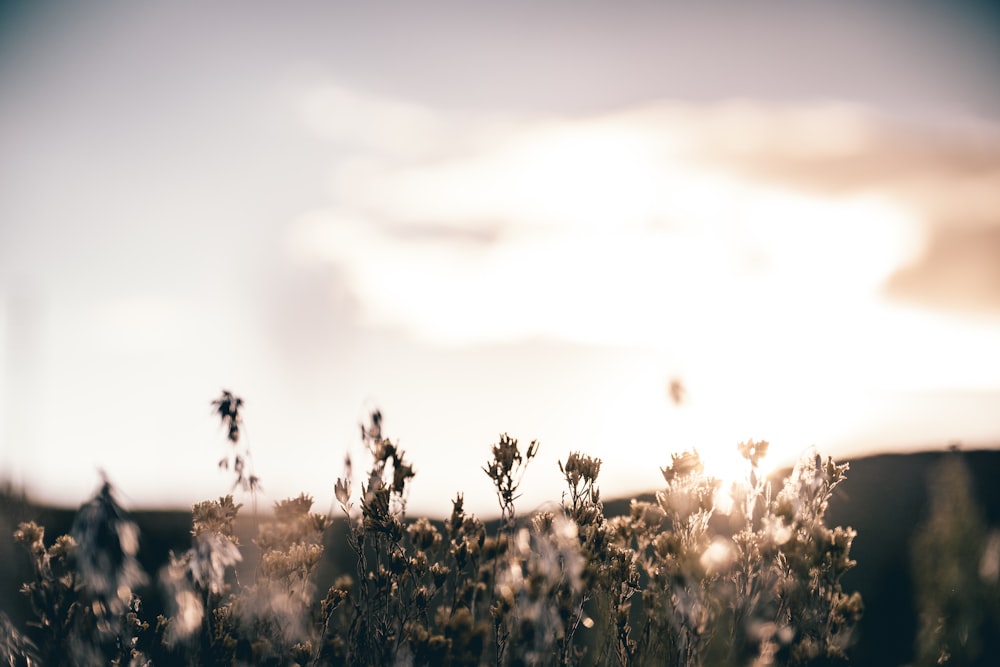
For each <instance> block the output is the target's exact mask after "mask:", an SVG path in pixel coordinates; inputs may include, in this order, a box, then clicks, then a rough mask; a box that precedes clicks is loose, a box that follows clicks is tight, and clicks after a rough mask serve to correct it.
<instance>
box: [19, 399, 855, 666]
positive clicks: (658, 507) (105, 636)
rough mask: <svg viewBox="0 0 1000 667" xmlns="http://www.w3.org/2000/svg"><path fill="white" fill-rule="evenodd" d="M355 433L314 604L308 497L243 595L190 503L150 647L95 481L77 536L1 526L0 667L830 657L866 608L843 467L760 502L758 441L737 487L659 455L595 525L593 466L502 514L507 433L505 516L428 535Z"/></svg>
mask: <svg viewBox="0 0 1000 667" xmlns="http://www.w3.org/2000/svg"><path fill="white" fill-rule="evenodd" d="M242 405H243V402H242V400H241V399H240V398H238V397H236V396H234V395H233V394H231V393H230V392H223V394H222V396H221V397H220V398H219V399H217V400H216V401H214V402H213V406H214V408H215V411H216V413H217V414H218V416H219V417H220V419H221V420H222V423H223V425H224V426H225V427H226V430H227V439H228V440H229V442H230V443H231V444H232V445H234V446H236V445H237V443H239V442H240V432H241V431H240V429H241V425H242V414H241V412H240V410H241V407H242ZM361 437H362V441H363V443H364V445H365V448H366V450H367V452H368V455H369V457H370V465H369V468H368V471H367V473H366V475H365V476H364V477H363V482H362V484H361V485H360V493H359V494H358V495H357V496H355V495H354V492H353V489H354V488H355V484H354V482H353V480H352V476H353V469H352V463H351V460H350V459H349V458H348V459H346V461H345V475H344V477H342V478H340V479H337V480H336V482H335V484H334V485H333V487H334V496H335V499H336V503H337V504H338V505H339V507H340V511H341V519H340V520H341V521H343V522H345V523H346V526H347V544H348V545H349V547H350V549H351V550H352V551H353V554H354V557H355V563H356V567H355V570H354V572H353V573H346V572H345V573H342V574H341V576H339V577H338V578H337V579H336V581H335V582H334V584H333V585H332V586H330V587H329V588H328V589H327V590H325V591H318V590H316V572H317V569H318V566H319V564H320V561H321V559H322V558H323V545H324V536H325V535H326V534H327V532H328V530H329V528H330V526H331V525H332V523H333V521H334V518H333V517H331V516H328V515H326V514H320V513H316V512H314V511H313V509H312V506H313V499H312V498H311V497H309V496H306V495H300V496H298V497H297V498H291V499H288V500H283V501H279V502H277V503H275V505H274V510H273V516H272V517H271V518H270V519H269V520H267V521H264V522H263V523H261V524H260V525H259V526H258V529H257V536H256V538H255V539H254V544H255V546H256V547H257V550H258V551H259V557H258V558H259V560H258V562H257V565H256V573H255V576H254V577H253V578H252V579H251V580H248V581H243V582H241V581H239V580H238V579H237V578H236V576H235V567H236V565H237V564H238V563H239V562H240V561H241V560H242V558H243V552H242V550H241V549H242V545H241V544H240V543H239V540H238V539H237V537H236V532H235V522H236V520H237V516H238V513H239V510H240V505H239V504H237V503H236V502H235V501H234V499H233V497H232V496H224V497H222V498H219V499H218V500H216V501H206V502H202V503H198V504H196V505H195V506H194V508H193V512H192V531H191V546H190V548H189V549H188V550H187V551H185V552H183V553H181V554H179V555H177V554H170V559H169V562H168V564H167V565H166V566H165V567H164V568H163V570H162V571H161V572H160V575H159V580H160V585H161V586H162V587H163V589H164V591H165V592H166V593H167V614H165V615H163V616H160V617H159V618H158V619H157V620H156V624H155V630H150V626H149V624H148V623H146V622H145V621H143V620H142V618H141V617H142V607H141V603H140V601H139V599H138V597H137V596H136V595H135V592H136V589H137V587H139V586H140V585H141V583H142V581H143V575H142V573H141V572H140V571H139V570H138V568H137V563H136V561H135V554H136V549H137V545H138V536H137V532H136V530H135V527H134V524H132V523H131V522H130V521H129V520H128V519H127V517H126V516H125V514H124V512H123V511H122V510H121V508H120V507H119V506H118V504H117V503H116V501H115V500H114V497H113V493H112V488H111V486H110V484H107V483H106V484H105V485H104V486H103V487H102V488H101V490H100V491H99V493H98V494H97V495H96V496H95V498H94V499H93V500H91V501H90V502H89V503H87V504H85V505H84V506H83V507H82V508H81V511H80V513H79V515H78V517H77V520H76V522H75V524H74V530H73V531H72V536H63V537H60V538H58V539H57V540H56V541H55V542H54V543H53V544H52V545H51V546H46V544H45V542H44V530H43V529H42V528H41V527H40V526H37V525H35V524H22V525H21V526H20V527H19V529H18V530H17V531H16V533H15V537H16V539H17V541H18V542H19V543H20V544H21V545H22V546H23V547H24V548H25V549H26V550H27V551H28V553H29V555H30V557H31V558H32V563H33V566H34V571H35V577H34V579H33V581H31V582H28V583H27V584H26V585H25V587H24V592H25V594H27V595H28V596H29V598H30V600H31V602H32V608H33V609H34V613H35V617H36V622H37V623H36V625H37V627H34V628H33V630H31V631H29V633H28V635H27V636H25V635H23V634H20V633H19V631H17V630H16V629H15V628H12V627H10V626H9V624H7V625H4V624H3V623H0V650H2V651H5V652H6V653H5V654H0V655H3V656H4V657H7V658H8V661H9V662H10V663H11V664H36V662H37V663H42V664H54V665H57V664H98V663H101V664H118V665H124V664H130V665H143V664H188V665H236V664H254V665H293V664H295V665H336V664H350V665H397V664H402V665H482V664H491V665H510V666H520V665H608V664H618V665H671V666H677V667H680V666H684V667H691V666H695V665H733V666H737V665H739V666H743V665H784V664H804V663H808V662H809V661H811V660H813V659H814V658H818V657H824V658H843V657H844V656H845V653H844V650H845V648H846V646H847V644H848V639H849V636H850V629H851V628H852V627H853V625H854V624H855V623H856V622H857V620H858V617H859V616H860V613H861V602H860V597H859V596H857V594H854V595H851V596H848V595H846V594H845V593H844V592H843V591H842V589H841V584H840V580H841V577H842V575H843V574H844V572H846V571H847V570H848V569H849V568H850V567H852V566H853V564H854V563H853V561H851V560H850V557H849V554H850V548H851V541H852V539H853V537H854V533H853V531H852V530H850V529H843V528H839V527H838V528H834V529H830V528H828V527H826V525H825V523H824V516H825V512H826V509H827V504H828V501H829V498H830V495H831V493H832V490H833V489H834V488H835V487H836V486H837V485H838V484H839V483H841V481H842V480H843V479H844V474H845V472H846V468H847V466H846V465H838V464H835V463H834V462H833V461H832V460H831V459H827V461H826V462H823V461H822V460H821V459H820V458H819V457H818V456H815V455H810V456H807V457H805V458H803V459H802V461H800V462H799V464H798V465H797V466H796V467H795V469H794V471H793V472H792V474H791V476H790V477H789V478H788V479H787V480H786V481H785V483H784V485H783V487H782V488H781V490H780V491H779V492H778V493H777V494H775V495H774V496H773V497H772V493H771V487H770V482H769V481H768V480H767V479H766V478H765V476H764V475H763V474H762V472H761V469H760V460H761V458H762V457H763V456H764V454H765V453H766V450H767V443H766V442H753V441H748V442H746V443H741V444H740V445H739V446H738V451H739V453H740V454H741V455H742V456H743V458H744V459H745V461H746V475H745V479H744V480H743V481H742V482H740V483H738V484H736V485H734V487H733V488H732V489H723V488H721V486H720V483H719V481H718V480H716V479H713V478H712V477H711V476H709V475H707V474H706V473H705V471H704V468H703V466H702V463H701V460H700V458H699V456H698V454H697V453H695V452H684V453H680V454H674V455H673V456H672V457H671V461H670V463H669V465H667V466H665V467H664V468H663V469H662V473H663V479H664V487H663V488H662V489H661V490H660V491H659V492H658V493H657V494H656V499H655V501H654V502H637V501H633V503H632V506H631V509H630V513H629V515H628V516H624V517H614V518H610V519H609V518H607V517H606V516H605V513H604V506H603V504H602V502H601V498H600V491H599V487H598V485H597V481H598V476H599V473H600V470H601V465H602V464H601V461H600V459H596V458H592V457H589V456H586V455H584V454H581V453H579V452H572V453H570V454H569V456H568V457H567V458H566V459H565V461H564V462H563V461H561V462H560V463H559V468H560V471H561V472H562V474H563V477H564V480H565V483H566V490H565V491H564V492H563V493H562V501H561V503H560V504H559V505H557V506H555V507H554V508H553V509H550V510H547V511H541V512H536V513H535V514H533V515H531V516H524V517H521V516H519V515H518V514H517V512H516V508H515V504H516V500H517V498H518V493H519V489H520V485H521V482H522V481H523V477H524V472H525V470H526V468H527V465H528V464H529V463H530V462H531V461H532V460H533V459H534V458H535V456H536V455H537V453H538V447H539V445H538V443H537V442H535V441H532V442H531V443H530V444H529V445H528V447H527V448H524V449H522V448H521V447H520V446H519V444H518V441H517V440H516V439H514V438H511V437H510V436H508V435H507V434H503V435H501V436H500V439H499V441H498V442H497V443H496V444H494V445H493V447H492V449H491V458H490V460H489V461H488V462H487V463H486V465H485V466H484V467H483V471H484V472H485V473H486V475H487V477H488V478H489V479H490V482H491V483H492V485H493V487H494V491H495V492H496V495H497V500H498V503H499V507H500V521H499V522H497V523H496V524H495V528H494V529H493V530H488V529H487V527H486V525H485V524H484V523H483V522H482V521H480V520H479V519H477V518H476V517H474V516H470V515H469V514H468V513H466V511H465V508H464V499H463V496H462V494H458V495H457V496H456V497H455V499H454V501H453V502H452V508H451V514H450V516H449V517H448V518H447V519H446V520H445V521H443V522H439V523H434V522H431V521H429V520H427V519H425V518H418V519H409V518H407V516H406V500H407V497H408V491H409V484H410V482H411V480H412V478H413V477H414V474H415V472H414V469H413V466H412V465H411V464H410V462H409V461H408V460H407V459H406V457H405V454H404V452H403V451H402V450H401V449H400V447H399V445H398V444H397V443H396V442H393V441H392V440H390V439H389V438H387V437H386V436H385V434H384V423H383V418H382V415H381V413H379V412H377V411H376V412H373V413H372V415H371V417H370V421H369V423H367V424H364V425H362V427H361ZM236 456H243V454H238V455H236ZM237 472H238V476H237V485H238V486H241V487H242V488H243V489H244V490H245V491H248V492H250V493H251V494H252V493H253V491H254V490H255V488H256V482H249V483H247V484H241V483H239V482H240V479H241V478H240V477H239V474H242V473H243V472H244V468H242V467H240V468H238V469H237ZM243 479H244V481H246V480H249V479H251V478H250V477H243ZM252 479H253V480H255V479H256V478H255V477H253V478H252ZM730 511H733V512H735V513H736V516H735V517H733V519H734V520H735V521H736V522H737V524H738V525H739V528H738V530H736V531H735V532H733V531H725V530H723V531H721V532H720V531H719V530H718V529H717V528H716V527H715V526H716V524H715V523H713V517H715V516H716V515H718V514H719V513H721V512H727V513H728V512H730ZM0 620H2V619H0ZM84 644H86V645H84ZM36 646H37V647H39V650H38V651H37V652H36V651H35V647H36Z"/></svg>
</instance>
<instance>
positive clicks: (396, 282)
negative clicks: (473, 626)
mask: <svg viewBox="0 0 1000 667" xmlns="http://www.w3.org/2000/svg"><path fill="white" fill-rule="evenodd" d="M998 34H1000V14H998V13H997V12H996V11H995V10H991V9H989V8H988V3H984V4H981V5H980V4H976V3H971V2H964V3H963V2H958V3H948V4H947V5H945V4H944V3H930V2H906V3H904V2H892V1H883V2H861V1H859V0H851V1H847V2H838V3H821V2H811V3H805V2H800V1H799V2H791V1H769V2H762V3H754V4H753V5H752V6H751V5H749V4H747V3H742V2H720V3H697V4H695V3H672V2H662V3H652V2H642V1H639V0H631V1H629V2H621V3H602V2H588V1H585V2H543V3H539V2H530V3H529V2H505V3H486V2H483V3H468V2H426V3H366V4H363V5H362V4H361V3H327V2H322V3H320V2H316V3H310V2H301V3H291V4H282V5H281V6H278V5H275V4H274V3H254V2H250V3H238V4H237V3H228V2H220V3H211V5H210V6H206V5H205V4H204V3H187V2H165V1H160V0H154V1H151V2H146V3H126V2H110V1H99V2H92V3H86V4H83V3H79V4H75V3H57V2H37V3H31V4H30V5H21V4H17V3H4V4H0V146H2V147H3V149H2V151H0V306H2V308H0V325H2V326H0V337H2V338H0V352H2V355H0V369H2V375H0V377H2V379H3V382H2V383H0V391H2V392H3V393H2V399H0V438H2V441H0V472H2V473H3V474H4V475H6V476H7V477H8V478H9V479H10V480H11V481H13V482H14V483H15V484H18V485H22V484H23V485H24V486H25V487H26V488H27V489H28V491H29V492H30V493H31V494H32V495H33V496H35V497H37V498H39V499H42V500H44V501H46V502H52V503H57V504H61V505H67V506H73V505H77V504H79V503H81V502H83V501H84V500H85V499H86V498H87V497H88V495H89V494H91V493H92V492H93V491H94V489H95V488H96V486H97V485H98V484H99V481H100V474H101V473H100V472H99V471H103V472H104V474H106V475H107V476H108V477H109V479H111V481H113V482H114V483H115V484H116V486H117V487H118V489H119V491H120V494H121V496H122V499H123V500H124V502H125V503H126V504H127V505H129V506H132V507H162V506H174V507H184V506H187V505H190V504H191V503H193V502H196V501H199V500H201V499H204V498H211V497H217V496H219V495H223V494H225V493H227V492H228V491H229V489H230V484H231V477H230V476H227V474H226V473H225V472H223V471H220V470H219V469H218V467H217V465H216V464H217V462H218V460H219V459H220V458H222V457H224V456H226V454H227V451H228V449H227V447H228V445H227V443H226V440H225V434H224V432H223V431H222V430H221V428H220V426H219V425H218V423H217V421H216V420H215V419H214V417H213V415H212V412H211V406H210V401H211V400H212V399H213V398H215V397H217V396H218V395H219V393H220V391H221V390H222V389H229V390H231V391H233V392H235V393H237V394H238V395H240V396H242V397H243V398H244V400H245V401H246V404H245V412H244V416H245V428H244V443H245V444H246V446H248V447H249V449H250V452H251V454H252V461H253V465H254V469H255V472H256V474H257V475H258V476H259V477H260V478H261V480H262V484H263V500H264V501H265V502H266V503H270V502H272V501H274V500H278V499H280V498H283V497H286V496H289V495H297V494H298V493H299V492H300V491H305V492H308V493H310V494H312V495H313V496H314V497H315V499H316V502H317V507H319V508H321V509H326V508H327V507H328V505H329V504H331V503H332V498H333V485H334V482H335V480H336V478H337V476H339V475H341V474H342V471H343V461H344V457H345V455H346V454H348V453H349V454H351V456H352V457H353V458H354V461H355V470H360V469H363V467H364V464H365V462H366V461H365V458H364V452H363V450H362V448H361V445H360V442H359V430H358V424H359V423H360V422H362V421H365V420H366V418H367V415H368V413H369V412H370V411H372V410H374V409H379V410H381V412H382V413H383V415H384V430H385V433H386V434H387V435H388V436H389V437H391V438H392V439H393V440H395V441H398V444H399V446H400V447H401V448H402V449H404V450H405V451H406V452H407V454H408V456H409V458H410V459H411V460H412V461H413V463H414V466H415V468H416V470H417V476H416V478H415V479H414V482H413V486H412V489H411V496H410V499H409V509H410V511H411V512H420V513H428V514H432V515H443V514H446V513H447V512H448V511H450V508H451V505H450V502H449V501H450V499H451V498H453V497H454V494H455V493H456V492H459V491H460V492H463V493H464V494H465V498H466V505H467V507H468V508H470V509H471V510H473V511H475V512H478V513H480V514H481V515H489V514H491V513H495V512H496V504H495V502H496V501H495V498H494V497H493V496H492V495H491V492H490V488H489V483H488V480H487V478H486V476H485V475H484V473H483V472H482V471H481V467H482V466H483V465H484V464H485V462H486V459H487V457H488V456H489V448H490V445H491V444H493V443H494V442H496V441H497V439H498V437H499V435H500V434H501V433H505V432H506V433H509V434H510V435H511V436H513V437H515V438H518V439H519V440H520V441H522V442H523V443H525V444H526V443H527V442H529V441H530V440H533V439H537V440H539V441H540V442H541V449H540V453H539V456H538V459H537V460H536V461H535V462H533V463H532V465H531V467H530V468H529V471H528V473H527V475H526V476H525V479H524V486H523V498H522V500H521V506H522V507H523V508H525V509H531V508H534V507H537V506H540V505H541V504H543V503H545V502H551V501H558V500H559V492H560V491H559V490H560V489H561V488H562V487H561V482H560V476H559V471H558V466H557V461H558V460H565V457H566V456H567V455H568V454H569V452H571V451H583V452H585V453H588V454H590V455H593V456H598V457H600V458H601V459H602V460H603V461H604V465H603V467H602V471H601V481H602V484H601V486H602V489H603V493H604V495H605V497H612V496H618V495H627V494H629V493H635V492H638V491H645V490H648V489H654V488H656V487H657V486H658V485H659V483H660V482H661V481H662V478H661V477H660V473H659V467H660V466H663V465H665V464H667V463H668V462H669V460H670V458H669V457H670V454H671V453H672V452H679V451H682V450H684V449H690V448H693V447H694V448H697V449H698V450H699V452H700V453H701V454H702V456H703V458H705V459H706V461H707V462H708V464H709V469H710V470H711V471H713V472H715V473H716V474H718V475H720V476H723V477H725V476H728V475H731V474H732V469H733V465H734V464H735V463H736V458H735V457H736V454H735V446H736V444H737V443H738V442H740V441H742V440H746V439H749V438H754V439H766V440H769V441H770V442H771V443H772V456H771V461H772V464H774V465H782V464H786V463H788V462H791V461H793V460H794V459H795V458H796V457H797V456H798V455H799V454H801V453H802V452H803V451H806V450H807V449H808V448H810V447H816V448H817V449H818V450H819V451H821V452H823V453H824V454H830V455H833V456H835V457H841V458H846V457H850V456H857V455H863V454H871V453H877V452H885V451H913V450H916V449H921V448H931V447H944V446H946V445H948V444H950V443H953V442H961V443H962V444H963V446H965V447H968V448H973V447H991V446H998V445H1000V214H998V213H997V210H996V202H997V193H1000V87H998V86H997V85H996V81H997V75H998V73H1000V40H998V39H997V38H996V35H998ZM674 380H679V381H680V382H682V383H683V386H684V390H685V391H684V397H683V401H681V402H680V403H675V402H674V401H672V400H671V397H670V392H669V387H670V384H671V382H672V381H674ZM355 481H356V488H357V486H359V485H360V480H355Z"/></svg>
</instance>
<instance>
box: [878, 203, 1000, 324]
mask: <svg viewBox="0 0 1000 667" xmlns="http://www.w3.org/2000/svg"><path fill="white" fill-rule="evenodd" d="M998 192H1000V190H998ZM886 292H887V293H888V294H889V295H890V296H892V297H893V298H897V299H900V300H903V301H909V302H915V303H920V304H925V305H930V306H933V307H936V308H940V309H942V310H954V311H962V312H978V313H988V314H992V315H1000V224H997V225H995V226H969V225H952V226H942V227H939V228H937V229H936V230H934V232H933V233H932V234H931V237H930V239H929V241H928V243H927V247H926V250H925V251H924V253H923V254H922V255H921V257H920V258H919V259H918V260H916V261H915V262H913V263H912V264H910V265H907V266H905V267H903V268H901V269H900V270H899V271H897V272H896V273H895V274H893V275H892V277H890V279H889V280H888V282H887V283H886Z"/></svg>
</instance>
